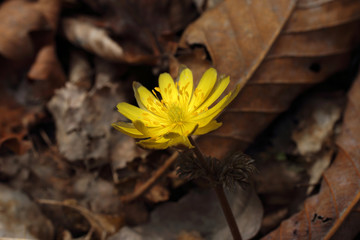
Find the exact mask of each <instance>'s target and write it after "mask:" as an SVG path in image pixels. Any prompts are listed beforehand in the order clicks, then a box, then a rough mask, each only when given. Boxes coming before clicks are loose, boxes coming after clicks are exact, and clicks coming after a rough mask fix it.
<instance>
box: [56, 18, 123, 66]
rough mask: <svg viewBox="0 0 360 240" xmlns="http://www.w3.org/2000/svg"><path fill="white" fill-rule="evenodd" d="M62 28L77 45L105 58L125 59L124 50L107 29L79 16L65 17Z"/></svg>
mask: <svg viewBox="0 0 360 240" xmlns="http://www.w3.org/2000/svg"><path fill="white" fill-rule="evenodd" d="M62 30H63V32H64V34H65V36H66V38H67V39H68V40H69V41H70V42H71V43H73V44H74V45H76V46H79V47H82V48H84V49H86V50H88V51H90V52H92V53H94V54H96V55H98V56H100V57H103V58H104V59H108V60H112V61H124V50H123V48H122V47H121V46H120V45H119V44H118V43H116V42H115V41H114V40H113V39H112V38H111V37H110V36H109V34H108V33H107V31H106V30H104V29H102V28H99V27H97V26H95V25H93V24H92V23H91V22H89V21H85V20H84V19H79V18H64V19H63V20H62Z"/></svg>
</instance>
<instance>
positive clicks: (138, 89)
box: [133, 82, 166, 117]
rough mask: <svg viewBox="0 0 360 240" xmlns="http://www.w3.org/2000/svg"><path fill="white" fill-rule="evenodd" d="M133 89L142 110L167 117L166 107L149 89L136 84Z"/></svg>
mask: <svg viewBox="0 0 360 240" xmlns="http://www.w3.org/2000/svg"><path fill="white" fill-rule="evenodd" d="M133 89H134V93H135V98H136V101H137V103H138V105H139V107H140V108H142V109H144V110H149V111H150V112H152V113H153V114H156V115H158V116H159V117H166V114H165V113H164V108H165V107H164V106H163V105H162V104H161V103H160V101H159V99H157V98H156V97H155V96H154V94H152V93H151V92H150V91H149V90H148V89H147V88H145V87H144V86H143V85H141V83H138V82H134V83H133Z"/></svg>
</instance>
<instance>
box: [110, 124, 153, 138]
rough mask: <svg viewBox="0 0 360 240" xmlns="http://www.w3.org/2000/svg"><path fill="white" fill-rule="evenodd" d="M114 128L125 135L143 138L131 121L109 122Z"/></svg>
mask: <svg viewBox="0 0 360 240" xmlns="http://www.w3.org/2000/svg"><path fill="white" fill-rule="evenodd" d="M111 126H113V127H114V128H115V129H116V130H118V131H120V132H122V133H125V134H126V135H129V136H130V137H133V138H145V137H146V136H144V135H143V134H142V133H141V132H140V131H139V130H137V129H136V128H135V127H134V125H133V124H132V123H126V122H117V123H113V124H111Z"/></svg>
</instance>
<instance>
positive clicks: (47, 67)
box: [28, 0, 66, 99]
mask: <svg viewBox="0 0 360 240" xmlns="http://www.w3.org/2000/svg"><path fill="white" fill-rule="evenodd" d="M37 3H38V5H37V8H38V9H39V10H40V11H41V12H42V13H43V15H44V16H45V18H46V20H47V21H48V25H49V30H51V33H52V34H51V35H50V36H49V40H50V43H49V44H46V45H45V46H43V47H42V48H41V49H40V50H39V52H38V54H37V57H36V59H35V62H34V63H33V65H32V66H31V68H30V71H29V73H28V77H29V78H30V79H32V80H42V81H46V82H41V83H40V84H38V86H37V87H38V88H40V89H37V92H36V93H35V94H36V95H42V97H43V98H46V99H48V98H49V97H51V96H52V94H53V91H54V89H55V88H58V87H60V86H62V85H63V84H64V82H65V81H66V76H65V74H64V72H63V70H62V67H61V65H60V62H59V61H58V59H57V56H56V52H55V51H56V50H55V39H54V38H55V32H56V29H57V25H58V18H59V14H60V10H61V1H60V0H40V1H38V2H37Z"/></svg>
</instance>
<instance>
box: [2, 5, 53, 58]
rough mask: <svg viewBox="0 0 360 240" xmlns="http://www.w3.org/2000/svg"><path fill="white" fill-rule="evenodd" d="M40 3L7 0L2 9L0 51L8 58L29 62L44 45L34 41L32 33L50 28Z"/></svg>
mask: <svg viewBox="0 0 360 240" xmlns="http://www.w3.org/2000/svg"><path fill="white" fill-rule="evenodd" d="M37 5H38V3H37V2H33V1H23V0H14V1H5V2H4V3H2V4H1V10H0V19H1V21H0V30H1V33H2V36H1V39H0V53H1V55H2V56H4V57H5V58H7V59H11V60H14V61H16V62H18V63H24V62H25V63H27V61H30V60H31V59H32V58H33V57H34V56H35V53H36V50H38V48H39V47H40V46H41V45H42V44H41V43H40V42H34V41H33V40H35V39H34V38H32V35H31V34H30V33H33V32H40V31H44V30H48V28H49V25H48V21H47V20H46V17H45V16H44V15H43V13H42V12H41V10H40V9H38V6H37Z"/></svg>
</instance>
